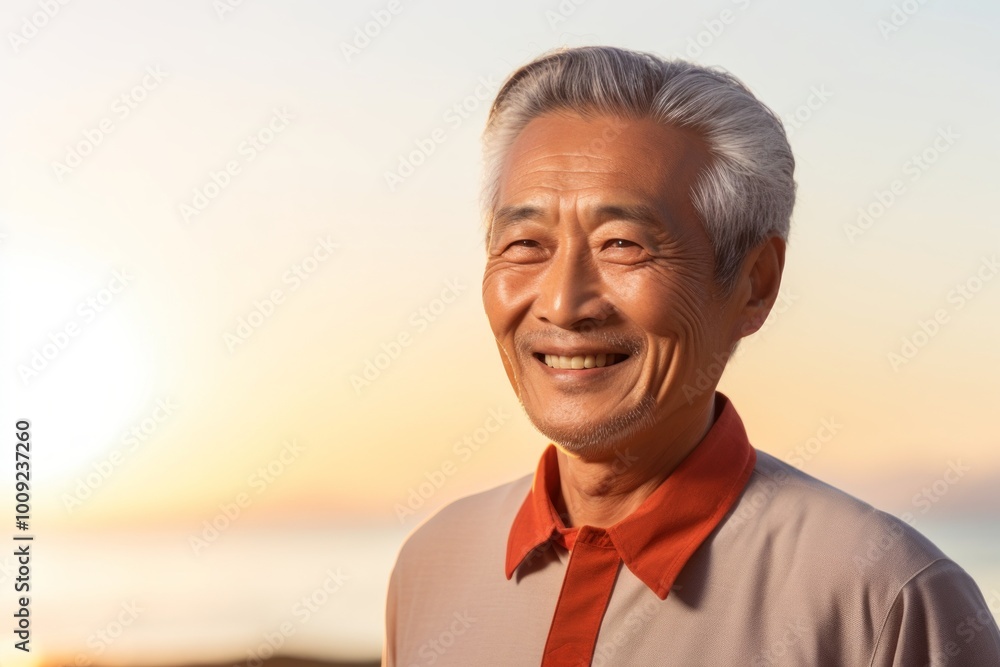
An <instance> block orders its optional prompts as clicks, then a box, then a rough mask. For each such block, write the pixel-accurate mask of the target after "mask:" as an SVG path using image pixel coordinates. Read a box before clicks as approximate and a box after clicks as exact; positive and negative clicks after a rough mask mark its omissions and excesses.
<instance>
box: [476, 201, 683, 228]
mask: <svg viewBox="0 0 1000 667" xmlns="http://www.w3.org/2000/svg"><path fill="white" fill-rule="evenodd" d="M594 214H595V215H596V217H597V218H598V220H599V221H601V222H604V221H606V220H609V219H614V220H627V221H629V222H634V223H637V224H639V225H642V226H643V227H650V228H652V230H653V231H655V232H659V233H662V232H664V231H665V230H666V229H667V222H668V221H665V220H663V219H662V217H661V216H660V214H659V213H658V212H657V211H656V210H655V209H654V208H652V207H651V206H647V205H646V204H605V205H603V206H598V207H597V209H595V210H594ZM544 215H545V214H544V211H542V209H541V208H539V207H537V206H534V205H531V204H520V205H510V206H502V207H500V210H498V211H497V213H496V215H495V216H493V233H494V234H499V233H501V232H503V230H504V229H505V228H507V227H510V226H511V225H514V224H516V223H518V222H521V221H522V220H537V219H538V218H541V217H544Z"/></svg>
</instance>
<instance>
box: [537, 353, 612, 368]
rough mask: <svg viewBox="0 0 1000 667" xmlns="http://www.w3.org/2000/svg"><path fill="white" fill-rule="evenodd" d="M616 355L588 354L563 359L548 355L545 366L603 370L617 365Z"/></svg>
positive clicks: (555, 355)
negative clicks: (614, 364)
mask: <svg viewBox="0 0 1000 667" xmlns="http://www.w3.org/2000/svg"><path fill="white" fill-rule="evenodd" d="M615 359H616V356H615V355H614V354H604V353H602V354H588V355H586V356H577V357H561V356H559V355H557V354H546V355H545V365H546V366H549V367H551V368H570V369H574V370H579V369H582V368H603V367H605V366H610V365H612V364H613V363H615Z"/></svg>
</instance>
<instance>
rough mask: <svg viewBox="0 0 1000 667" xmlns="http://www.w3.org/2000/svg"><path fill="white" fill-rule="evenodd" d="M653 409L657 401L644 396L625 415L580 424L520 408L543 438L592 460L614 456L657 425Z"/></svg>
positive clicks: (603, 416)
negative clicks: (628, 443) (624, 446)
mask: <svg viewBox="0 0 1000 667" xmlns="http://www.w3.org/2000/svg"><path fill="white" fill-rule="evenodd" d="M655 406H656V400H655V399H654V398H653V397H652V396H649V395H646V396H645V397H644V399H643V400H642V401H641V402H640V403H638V404H636V405H634V406H633V407H631V408H629V409H628V410H626V411H624V412H619V413H615V414H606V415H600V416H595V418H591V419H586V420H579V419H553V418H552V416H551V415H547V414H544V415H537V414H534V413H533V410H528V409H527V407H526V406H524V405H523V404H522V408H524V411H525V414H526V415H527V416H528V419H529V420H530V421H531V423H532V424H533V425H534V427H535V428H536V429H538V431H539V432H540V433H541V434H542V435H544V436H545V437H546V438H548V439H549V440H551V441H552V442H554V443H555V444H557V445H559V446H560V447H562V448H563V449H565V450H566V451H568V452H572V453H574V454H577V455H579V456H581V457H583V458H594V459H601V458H607V457H610V456H613V455H614V453H615V452H616V451H618V450H619V448H620V447H621V445H623V444H625V443H627V442H628V441H630V440H632V439H633V438H635V437H636V436H638V435H640V434H642V433H643V432H645V431H647V430H649V429H652V428H653V427H654V426H655V424H656V419H655V416H654V414H655V412H654V408H655Z"/></svg>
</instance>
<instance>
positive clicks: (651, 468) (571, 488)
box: [553, 397, 716, 528]
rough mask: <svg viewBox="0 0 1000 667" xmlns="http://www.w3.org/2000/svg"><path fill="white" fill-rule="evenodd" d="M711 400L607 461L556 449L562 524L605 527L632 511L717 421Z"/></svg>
mask: <svg viewBox="0 0 1000 667" xmlns="http://www.w3.org/2000/svg"><path fill="white" fill-rule="evenodd" d="M715 417H716V415H715V400H714V397H713V398H712V399H711V400H709V401H708V402H707V403H705V404H704V405H702V406H698V407H693V409H691V410H687V411H685V412H683V413H682V414H678V415H676V418H675V419H674V420H672V421H671V423H670V424H669V426H668V427H667V428H664V427H662V425H661V427H660V428H658V429H657V432H656V433H654V434H651V435H650V436H647V437H646V439H643V440H634V441H631V442H629V443H628V444H627V445H624V446H622V447H621V448H619V449H618V450H617V455H616V456H615V457H614V458H612V459H611V460H601V461H589V460H585V459H583V458H580V457H578V456H574V455H570V454H567V453H566V452H565V451H563V450H562V449H561V448H557V452H558V457H559V486H560V491H561V493H560V497H559V498H554V499H553V502H554V504H555V506H556V511H557V512H559V513H560V514H561V515H562V517H563V521H564V522H565V524H566V526H584V525H586V526H594V527H595V528H607V527H609V526H613V525H614V524H616V523H618V522H619V521H621V520H622V519H624V518H625V517H627V516H628V515H629V514H631V513H632V512H634V511H635V510H636V509H637V508H638V507H639V506H640V505H641V504H642V503H643V501H644V500H646V498H648V497H649V496H650V494H652V493H653V491H655V490H656V489H657V487H659V485H660V484H661V483H662V482H663V480H665V479H666V478H667V477H668V476H669V475H670V473H672V472H673V471H674V470H675V469H676V468H677V466H678V465H680V463H681V461H683V460H684V458H685V457H686V456H687V455H688V454H689V453H691V451H692V450H694V448H695V447H697V446H698V443H700V442H701V441H702V439H704V437H705V434H706V433H708V431H709V429H710V428H711V427H712V424H713V423H714V422H715Z"/></svg>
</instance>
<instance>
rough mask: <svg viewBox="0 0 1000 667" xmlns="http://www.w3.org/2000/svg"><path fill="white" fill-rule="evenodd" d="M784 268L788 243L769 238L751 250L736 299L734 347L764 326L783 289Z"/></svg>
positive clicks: (741, 273) (744, 264) (737, 289)
mask: <svg viewBox="0 0 1000 667" xmlns="http://www.w3.org/2000/svg"><path fill="white" fill-rule="evenodd" d="M784 268H785V241H784V240H783V239H782V238H781V237H779V236H770V237H768V238H767V239H765V240H764V241H763V242H761V244H760V245H758V246H757V247H755V248H754V249H753V250H751V251H750V252H749V253H748V254H747V257H746V259H745V260H744V262H743V270H742V271H741V272H740V282H739V284H738V285H737V287H736V290H735V294H734V298H735V299H737V302H736V303H735V304H734V307H736V308H737V309H738V312H737V316H736V321H735V322H734V331H733V334H734V335H733V344H734V345H735V344H736V343H737V342H738V341H739V340H740V339H741V338H745V337H746V336H749V335H750V334H752V333H754V332H756V331H757V330H758V329H760V328H761V327H762V326H764V320H766V319H767V315H768V313H770V312H771V308H772V306H774V302H775V301H776V300H777V298H778V289H779V288H780V287H781V273H782V271H784Z"/></svg>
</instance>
